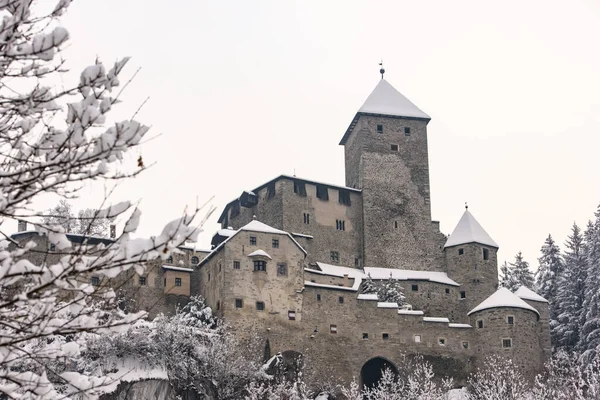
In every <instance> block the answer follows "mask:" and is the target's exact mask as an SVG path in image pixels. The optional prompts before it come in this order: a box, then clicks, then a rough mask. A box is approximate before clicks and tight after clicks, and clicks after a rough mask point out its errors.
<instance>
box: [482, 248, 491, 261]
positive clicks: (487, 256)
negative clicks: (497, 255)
mask: <svg viewBox="0 0 600 400" xmlns="http://www.w3.org/2000/svg"><path fill="white" fill-rule="evenodd" d="M483 259H484V260H489V259H490V251H489V250H488V249H483Z"/></svg>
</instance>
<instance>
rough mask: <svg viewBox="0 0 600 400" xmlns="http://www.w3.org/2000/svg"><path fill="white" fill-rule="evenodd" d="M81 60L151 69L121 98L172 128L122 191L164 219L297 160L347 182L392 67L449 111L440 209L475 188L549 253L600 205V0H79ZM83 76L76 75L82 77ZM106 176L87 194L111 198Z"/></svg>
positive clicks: (75, 42)
mask: <svg viewBox="0 0 600 400" xmlns="http://www.w3.org/2000/svg"><path fill="white" fill-rule="evenodd" d="M64 25H65V26H66V27H67V28H68V29H69V31H70V32H71V34H72V40H71V44H70V47H69V48H68V50H67V53H66V56H67V57H68V60H69V66H70V67H71V69H72V70H73V75H72V76H71V78H72V79H73V82H75V80H76V79H77V77H78V71H80V70H81V68H82V67H84V66H86V65H87V64H89V63H92V62H93V60H94V58H95V57H96V56H99V57H100V58H101V59H102V60H103V61H106V62H111V61H113V60H114V59H115V58H116V57H122V56H126V55H129V56H132V57H133V59H132V62H131V65H130V67H129V69H128V70H127V72H129V73H133V71H134V70H135V69H136V68H137V67H142V70H141V71H140V74H139V75H138V77H137V78H136V79H135V81H134V82H133V84H132V85H131V86H130V87H129V89H128V90H127V92H126V95H125V97H124V99H125V103H124V104H123V105H122V106H121V109H120V111H119V114H120V115H121V116H123V117H128V116H130V115H131V114H132V113H133V112H134V111H135V110H136V109H137V107H138V106H139V105H140V104H141V102H142V101H143V99H144V98H145V97H147V96H150V101H149V102H148V103H147V104H146V105H145V106H144V108H143V109H142V111H141V112H140V114H139V116H138V119H139V120H141V121H142V122H144V123H146V124H149V125H152V126H153V128H152V132H153V133H154V134H157V135H158V134H160V136H159V137H158V138H156V139H155V140H153V141H151V142H150V143H148V144H147V145H145V146H144V147H143V149H142V152H141V153H142V155H143V157H144V160H145V161H146V163H150V162H156V165H155V166H153V167H152V168H151V169H150V170H149V171H147V172H146V173H144V174H142V176H140V177H139V178H137V179H135V180H134V181H132V182H129V183H128V184H127V185H125V186H123V187H121V188H120V189H119V191H118V192H117V193H118V197H117V198H116V199H118V198H132V199H142V210H143V221H142V224H141V232H142V233H145V234H153V233H155V232H157V231H159V230H160V229H162V226H163V225H164V223H165V222H167V220H170V219H172V218H175V217H177V216H179V215H180V214H181V212H182V210H183V208H184V207H185V205H186V204H189V205H191V206H193V205H194V204H195V203H196V198H197V197H198V198H199V199H200V200H205V199H208V198H209V197H211V196H215V198H214V201H213V204H214V205H215V206H217V207H218V210H217V213H216V214H215V216H214V217H213V218H212V219H211V221H210V223H209V224H208V225H207V226H206V230H207V231H206V232H205V233H204V234H203V235H202V243H203V244H206V245H207V246H208V243H209V241H210V237H211V235H212V233H213V231H214V230H215V229H216V228H217V225H216V217H217V216H218V214H219V213H220V212H221V210H222V207H223V205H225V204H226V203H227V202H228V201H230V200H232V199H233V198H235V197H237V196H238V195H239V194H240V193H241V191H242V190H244V189H251V188H253V187H255V186H257V185H259V184H261V183H263V182H265V181H267V180H269V179H271V178H272V177H274V176H277V175H279V174H282V173H286V174H292V173H293V172H294V170H295V171H296V174H297V175H298V176H300V177H303V178H307V179H314V180H320V181H325V182H330V183H334V184H343V183H344V163H343V148H342V146H338V142H339V140H340V138H341V137H342V135H343V134H344V131H345V129H346V128H347V126H348V124H349V123H350V121H351V119H352V117H353V116H354V114H355V112H356V111H357V110H358V108H359V107H360V106H361V105H362V103H363V101H364V100H365V99H366V97H367V96H368V95H369V93H370V92H371V90H372V89H373V88H374V87H375V85H376V84H377V82H378V80H379V74H378V69H379V67H378V65H377V63H378V62H379V60H380V59H381V58H383V60H384V63H385V68H386V70H387V73H386V79H387V80H388V81H389V82H390V83H391V84H392V85H394V86H395V87H396V89H398V90H399V91H400V92H401V93H403V94H404V95H405V96H407V97H408V98H409V99H411V100H412V101H413V102H414V103H415V104H416V105H417V106H418V107H420V108H421V109H422V110H424V111H425V112H426V113H428V114H429V115H431V116H432V121H431V123H430V124H429V129H428V130H429V157H430V172H431V190H432V210H433V219H435V220H440V221H441V227H442V231H443V232H445V233H450V232H451V231H452V230H453V228H454V226H455V224H456V223H457V222H458V219H459V218H460V216H461V214H462V212H463V210H464V203H465V201H468V203H469V206H470V207H469V209H470V210H471V211H472V213H473V214H474V216H475V217H476V218H477V219H478V220H479V222H480V223H481V224H482V225H483V226H484V228H485V229H486V230H487V231H488V232H489V233H490V235H491V236H492V237H493V238H494V239H495V241H496V242H498V243H499V245H500V262H501V261H502V260H504V259H512V258H513V256H514V254H515V253H516V252H517V251H518V250H522V251H523V253H524V255H525V258H526V259H527V260H528V261H530V263H531V264H532V266H533V267H535V266H537V257H538V255H539V248H540V246H541V245H542V243H543V241H544V239H545V237H546V236H547V235H548V233H552V234H553V236H555V238H556V239H557V240H558V241H559V243H560V244H561V245H562V243H563V242H564V239H565V238H566V235H567V233H568V232H569V230H570V227H571V224H572V223H573V222H574V221H577V223H579V224H581V225H585V223H586V222H587V220H588V219H590V218H591V217H592V216H593V212H594V211H595V210H596V207H597V206H598V204H599V203H600V157H599V155H600V139H599V133H600V96H599V93H600V72H599V71H600V52H599V51H598V46H599V43H598V40H599V39H600V2H598V1H597V0H590V1H583V0H572V1H569V2H565V1H548V0H544V1H537V0H529V1H503V2H493V3H492V2H482V1H452V2H449V1H446V0H440V1H397V0H396V1H361V2H359V1H348V0H345V1H341V0H340V1H281V0H274V1H210V2H208V1H192V0H189V1H187V0H186V1H184V0H173V1H169V2H165V1H154V0H143V1H142V0H102V1H99V0H97V1H89V0H88V1H85V0H78V1H75V2H74V3H73V5H72V7H71V9H70V11H69V13H68V15H67V17H66V18H65V20H64ZM65 82H66V83H68V77H67V78H65ZM137 156H138V153H136V154H133V155H132V158H131V159H132V162H133V160H134V159H135V158H137ZM101 191H102V188H101V187H95V188H94V189H93V190H86V191H85V192H84V198H83V199H82V201H81V203H80V204H85V205H87V206H94V205H95V204H94V202H93V198H94V196H95V195H97V194H98V193H101Z"/></svg>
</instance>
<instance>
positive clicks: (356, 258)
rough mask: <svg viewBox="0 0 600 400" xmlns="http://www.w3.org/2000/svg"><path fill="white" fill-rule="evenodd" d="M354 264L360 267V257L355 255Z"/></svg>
mask: <svg viewBox="0 0 600 400" xmlns="http://www.w3.org/2000/svg"><path fill="white" fill-rule="evenodd" d="M354 266H355V267H360V260H359V259H358V257H354Z"/></svg>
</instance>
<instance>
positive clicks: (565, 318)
mask: <svg viewBox="0 0 600 400" xmlns="http://www.w3.org/2000/svg"><path fill="white" fill-rule="evenodd" d="M565 247H566V250H565V255H564V263H565V265H564V270H563V273H562V275H561V276H559V278H558V287H557V291H556V305H557V306H559V307H558V315H557V317H556V320H557V325H556V326H555V327H554V328H553V329H552V331H551V335H552V338H553V341H554V344H555V346H556V347H558V348H564V349H565V350H567V351H572V350H573V349H574V348H575V346H576V345H577V342H578V341H579V319H580V316H581V308H582V306H583V298H584V297H583V296H584V289H585V277H586V272H587V271H586V268H585V267H586V262H585V261H586V260H585V254H584V247H583V236H582V235H581V229H579V227H578V226H577V224H573V227H572V228H571V234H570V235H569V236H568V238H567V242H566V243H565Z"/></svg>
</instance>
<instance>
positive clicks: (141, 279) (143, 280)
mask: <svg viewBox="0 0 600 400" xmlns="http://www.w3.org/2000/svg"><path fill="white" fill-rule="evenodd" d="M138 282H139V283H140V286H146V277H145V276H140V279H139V280H138Z"/></svg>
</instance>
